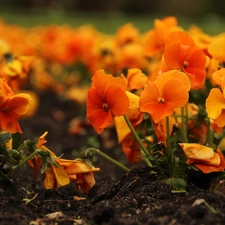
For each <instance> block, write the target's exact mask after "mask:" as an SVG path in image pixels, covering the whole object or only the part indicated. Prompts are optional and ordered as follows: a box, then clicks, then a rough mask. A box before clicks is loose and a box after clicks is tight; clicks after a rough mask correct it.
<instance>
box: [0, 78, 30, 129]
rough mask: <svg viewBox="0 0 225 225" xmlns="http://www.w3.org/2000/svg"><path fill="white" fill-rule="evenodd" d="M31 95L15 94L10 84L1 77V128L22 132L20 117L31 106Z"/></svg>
mask: <svg viewBox="0 0 225 225" xmlns="http://www.w3.org/2000/svg"><path fill="white" fill-rule="evenodd" d="M30 100H31V98H30V95H28V94H16V95H15V94H14V92H13V91H12V90H11V88H10V87H9V86H8V84H7V83H6V82H5V81H4V80H3V79H0V129H1V130H2V131H8V132H10V133H16V132H19V133H22V130H21V128H20V125H19V123H18V119H19V117H20V116H21V115H23V114H25V113H26V112H27V110H28V108H29V103H30Z"/></svg>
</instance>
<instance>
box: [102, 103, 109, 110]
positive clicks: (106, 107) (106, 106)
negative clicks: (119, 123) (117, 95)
mask: <svg viewBox="0 0 225 225" xmlns="http://www.w3.org/2000/svg"><path fill="white" fill-rule="evenodd" d="M102 108H103V110H104V111H105V112H108V111H109V106H108V105H107V103H103V104H102Z"/></svg>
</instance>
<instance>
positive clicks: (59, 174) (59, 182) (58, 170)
mask: <svg viewBox="0 0 225 225" xmlns="http://www.w3.org/2000/svg"><path fill="white" fill-rule="evenodd" d="M51 169H52V171H53V174H54V176H55V180H56V187H57V188H59V187H62V186H65V185H67V184H69V183H70V179H69V177H68V175H67V173H66V172H65V170H64V169H63V167H61V166H59V167H55V166H52V165H51Z"/></svg>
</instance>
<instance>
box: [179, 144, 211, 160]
mask: <svg viewBox="0 0 225 225" xmlns="http://www.w3.org/2000/svg"><path fill="white" fill-rule="evenodd" d="M179 145H180V147H181V148H182V150H183V151H184V154H185V155H186V156H187V158H188V159H195V160H200V161H207V162H209V161H210V159H212V158H213V157H214V154H215V152H214V151H213V149H212V148H210V147H206V146H204V145H200V144H197V143H180V144H179Z"/></svg>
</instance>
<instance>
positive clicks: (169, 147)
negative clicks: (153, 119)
mask: <svg viewBox="0 0 225 225" xmlns="http://www.w3.org/2000/svg"><path fill="white" fill-rule="evenodd" d="M166 136H167V137H166V144H167V160H168V164H169V171H170V176H171V179H172V177H173V175H174V160H175V159H174V154H173V148H172V145H171V137H170V121H169V116H167V117H166ZM172 183H173V182H172V180H171V184H172Z"/></svg>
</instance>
